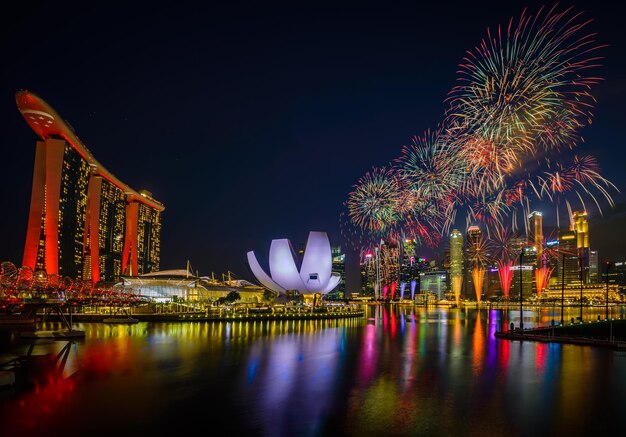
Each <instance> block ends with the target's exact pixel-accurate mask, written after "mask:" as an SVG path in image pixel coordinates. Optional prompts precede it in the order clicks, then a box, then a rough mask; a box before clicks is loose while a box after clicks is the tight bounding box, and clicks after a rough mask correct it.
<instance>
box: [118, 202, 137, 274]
mask: <svg viewBox="0 0 626 437" xmlns="http://www.w3.org/2000/svg"><path fill="white" fill-rule="evenodd" d="M138 223H139V204H138V203H137V202H129V203H128V204H127V205H126V233H125V235H124V250H123V252H122V273H123V274H126V269H127V267H128V258H129V256H130V271H129V272H128V275H129V276H137V270H138V267H139V265H138V260H137V227H138Z"/></svg>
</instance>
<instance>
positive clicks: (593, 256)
mask: <svg viewBox="0 0 626 437" xmlns="http://www.w3.org/2000/svg"><path fill="white" fill-rule="evenodd" d="M587 279H588V280H587V282H588V283H589V284H597V283H599V282H601V281H600V264H599V263H598V251H597V250H590V251H589V277H588V278H587Z"/></svg>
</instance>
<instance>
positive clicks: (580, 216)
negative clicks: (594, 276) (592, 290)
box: [572, 211, 589, 282]
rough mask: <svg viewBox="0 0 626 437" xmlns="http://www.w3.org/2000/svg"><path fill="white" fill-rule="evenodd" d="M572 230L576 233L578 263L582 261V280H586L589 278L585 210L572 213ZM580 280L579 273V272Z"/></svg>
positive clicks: (587, 229)
mask: <svg viewBox="0 0 626 437" xmlns="http://www.w3.org/2000/svg"><path fill="white" fill-rule="evenodd" d="M572 219H573V221H574V232H575V233H576V250H577V252H578V260H579V263H582V281H583V282H588V278H589V223H588V222H587V212H586V211H575V212H573V213H572ZM579 280H580V273H579Z"/></svg>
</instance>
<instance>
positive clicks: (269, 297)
mask: <svg viewBox="0 0 626 437" xmlns="http://www.w3.org/2000/svg"><path fill="white" fill-rule="evenodd" d="M275 298H276V294H275V293H274V292H273V291H271V290H265V291H263V297H262V298H261V299H262V300H263V302H268V303H270V302H272V301H273V300H274V299H275Z"/></svg>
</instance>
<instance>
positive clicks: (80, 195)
mask: <svg viewBox="0 0 626 437" xmlns="http://www.w3.org/2000/svg"><path fill="white" fill-rule="evenodd" d="M16 102H17V106H18V108H19V110H20V112H21V113H22V115H23V116H24V119H25V120H26V122H27V123H28V125H29V126H30V127H31V128H32V129H33V131H34V132H35V133H36V134H37V136H38V137H39V138H40V139H39V140H38V141H37V145H36V152H35V169H34V172H33V186H32V195H31V201H30V213H29V216H28V228H27V231H26V245H25V247H24V259H23V265H25V266H29V267H31V268H32V269H33V270H38V269H44V270H45V271H46V272H47V273H48V274H57V275H61V276H69V277H71V278H79V279H82V280H83V281H86V280H89V281H92V282H94V283H97V282H100V281H103V282H110V281H115V280H117V279H118V278H119V276H120V275H122V274H125V275H128V276H136V275H139V274H143V273H150V272H154V271H158V270H159V262H160V249H161V248H160V234H161V213H162V212H163V210H164V209H165V207H164V206H163V204H161V203H160V202H158V201H156V200H155V199H153V198H152V195H151V193H149V192H147V191H139V192H137V191H135V190H133V189H132V188H130V187H129V186H127V185H126V184H124V183H123V182H121V181H120V180H119V179H117V178H116V177H115V176H113V175H112V174H111V173H109V171H108V170H106V169H105V168H104V167H103V166H102V165H101V164H100V163H99V162H98V161H96V159H95V158H94V157H93V155H92V154H91V152H90V151H89V150H88V149H87V147H85V145H84V144H83V143H82V142H81V141H80V139H79V138H78V137H77V136H76V134H75V133H74V131H73V130H72V128H71V127H70V126H69V125H68V124H67V123H66V122H65V121H64V120H63V119H62V118H61V117H60V116H59V114H57V113H56V111H55V110H54V109H52V108H51V107H50V106H49V105H48V104H47V103H46V102H45V101H43V100H42V99H41V98H40V97H38V96H37V95H35V94H33V93H31V92H28V91H20V92H18V93H17V94H16Z"/></svg>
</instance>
